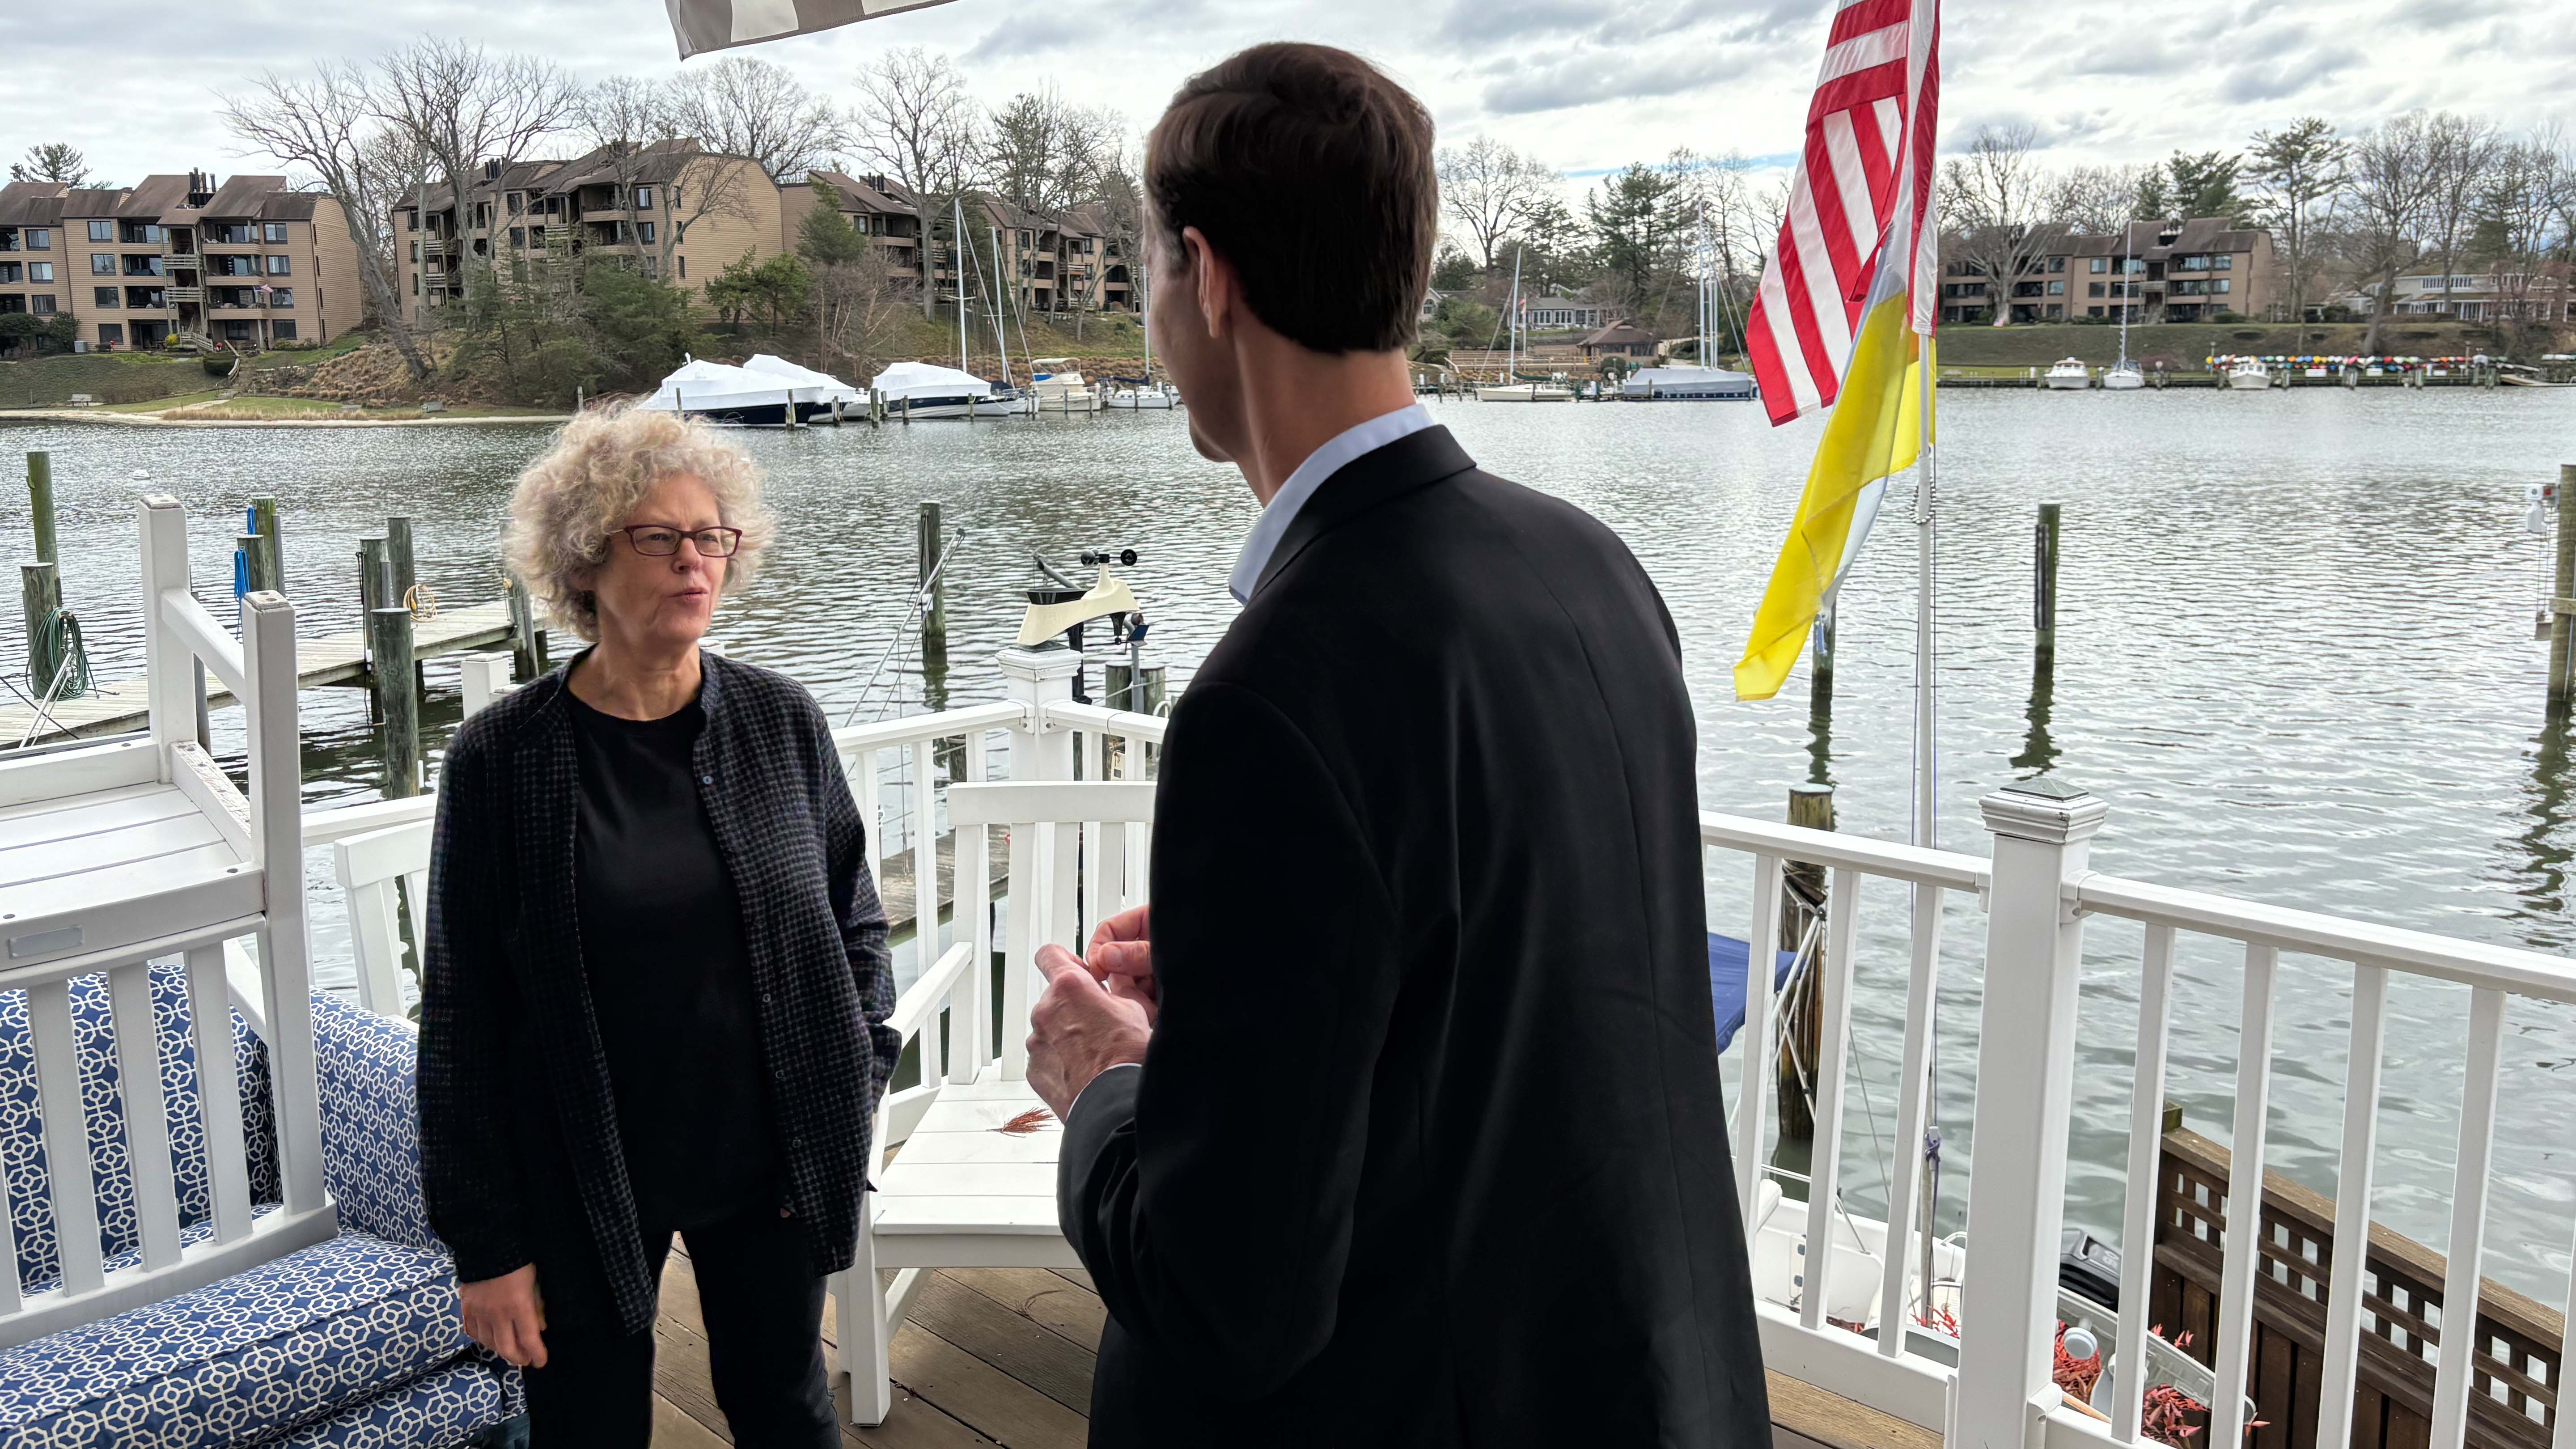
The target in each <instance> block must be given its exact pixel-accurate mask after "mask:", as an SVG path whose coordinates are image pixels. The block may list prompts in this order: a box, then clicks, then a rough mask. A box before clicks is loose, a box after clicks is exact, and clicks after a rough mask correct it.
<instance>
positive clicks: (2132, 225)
mask: <svg viewBox="0 0 2576 1449" xmlns="http://www.w3.org/2000/svg"><path fill="white" fill-rule="evenodd" d="M2137 229H2138V219H2137V218H2136V217H2131V218H2129V220H2128V221H2127V222H2126V223H2124V224H2123V225H2122V226H2121V227H2120V366H2122V367H2124V368H2125V367H2127V366H2128V365H2129V288H2130V287H2131V286H2132V285H2133V284H2132V283H2131V282H2130V281H2129V248H2130V247H2132V246H2134V245H2136V237H2135V233H2136V232H2137Z"/></svg>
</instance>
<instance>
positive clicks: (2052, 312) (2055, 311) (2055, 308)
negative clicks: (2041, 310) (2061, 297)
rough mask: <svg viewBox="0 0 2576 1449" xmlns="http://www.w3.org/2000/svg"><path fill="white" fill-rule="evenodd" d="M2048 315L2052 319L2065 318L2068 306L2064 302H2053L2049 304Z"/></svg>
mask: <svg viewBox="0 0 2576 1449" xmlns="http://www.w3.org/2000/svg"><path fill="white" fill-rule="evenodd" d="M2048 315H2049V316H2051V317H2063V316H2065V315H2066V304H2065V303H2063V302H2051V303H2049V304H2048Z"/></svg>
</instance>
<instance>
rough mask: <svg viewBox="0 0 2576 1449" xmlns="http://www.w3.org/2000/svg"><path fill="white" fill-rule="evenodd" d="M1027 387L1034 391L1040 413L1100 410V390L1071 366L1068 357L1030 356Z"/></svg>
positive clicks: (1071, 363)
mask: <svg viewBox="0 0 2576 1449" xmlns="http://www.w3.org/2000/svg"><path fill="white" fill-rule="evenodd" d="M1029 391H1031V392H1033V393H1035V394H1037V399H1038V411H1040V412H1042V413H1096V412H1098V411H1100V403H1101V396H1100V391H1099V390H1098V389H1097V388H1094V387H1092V386H1091V385H1090V384H1089V383H1088V382H1085V381H1084V380H1083V376H1082V374H1081V373H1080V372H1077V371H1075V370H1074V367H1073V359H1072V358H1070V357H1033V358H1030V359H1029Z"/></svg>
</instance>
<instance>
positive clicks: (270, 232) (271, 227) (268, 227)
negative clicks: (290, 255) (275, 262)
mask: <svg viewBox="0 0 2576 1449" xmlns="http://www.w3.org/2000/svg"><path fill="white" fill-rule="evenodd" d="M259 236H260V240H262V241H266V242H283V241H285V240H286V223H285V222H282V221H272V222H267V223H264V224H262V225H261V227H260V229H259Z"/></svg>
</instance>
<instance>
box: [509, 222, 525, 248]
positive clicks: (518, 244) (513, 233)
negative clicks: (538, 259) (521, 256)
mask: <svg viewBox="0 0 2576 1449" xmlns="http://www.w3.org/2000/svg"><path fill="white" fill-rule="evenodd" d="M527 245H528V229H527V228H526V227H523V226H514V227H512V228H510V250H512V251H514V252H515V251H524V250H526V249H527Z"/></svg>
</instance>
